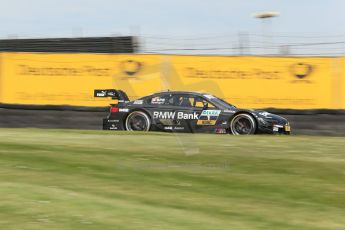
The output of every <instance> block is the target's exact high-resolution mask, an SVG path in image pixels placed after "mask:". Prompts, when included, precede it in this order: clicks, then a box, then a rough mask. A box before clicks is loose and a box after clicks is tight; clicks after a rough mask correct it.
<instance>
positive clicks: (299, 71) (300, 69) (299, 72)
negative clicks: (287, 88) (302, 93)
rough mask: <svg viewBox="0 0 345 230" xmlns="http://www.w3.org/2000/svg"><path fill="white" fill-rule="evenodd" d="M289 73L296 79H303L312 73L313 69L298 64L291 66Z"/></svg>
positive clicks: (308, 65) (303, 64) (310, 66)
mask: <svg viewBox="0 0 345 230" xmlns="http://www.w3.org/2000/svg"><path fill="white" fill-rule="evenodd" d="M290 71H291V73H292V74H293V75H294V76H295V77H296V78H298V79H305V78H306V77H308V76H309V75H310V74H311V73H312V72H313V71H314V67H313V66H312V65H310V64H306V63H302V62H299V63H296V64H293V65H291V66H290Z"/></svg>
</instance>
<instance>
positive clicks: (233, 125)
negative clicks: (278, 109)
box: [230, 113, 256, 135]
mask: <svg viewBox="0 0 345 230" xmlns="http://www.w3.org/2000/svg"><path fill="white" fill-rule="evenodd" d="M230 131H231V133H232V134H234V135H250V134H254V133H255V131H256V122H255V120H254V118H253V117H252V116H250V115H249V114H246V113H240V114H237V115H236V116H235V117H234V118H233V119H232V120H231V122H230Z"/></svg>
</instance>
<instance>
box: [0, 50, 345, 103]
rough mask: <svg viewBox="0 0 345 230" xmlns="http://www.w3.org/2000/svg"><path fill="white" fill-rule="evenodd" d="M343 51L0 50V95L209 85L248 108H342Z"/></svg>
mask: <svg viewBox="0 0 345 230" xmlns="http://www.w3.org/2000/svg"><path fill="white" fill-rule="evenodd" d="M344 63H345V58H280V57H218V56H177V55H176V56H174V55H115V54H27V53H3V54H2V55H1V56H0V83H1V84H0V87H1V88H0V100H1V101H0V102H1V103H6V104H34V105H72V106H107V105H108V104H109V103H110V102H111V100H110V99H99V98H93V90H94V89H110V88H115V89H122V90H124V91H125V92H126V93H127V94H128V96H129V98H130V99H136V98H139V97H142V96H146V95H148V94H150V93H154V92H157V91H161V90H167V89H169V90H188V91H204V92H209V93H212V94H214V95H216V96H219V97H221V98H224V99H226V100H227V101H229V102H230V103H232V104H235V105H237V106H238V107H243V108H290V109H322V108H326V109H341V108H342V109H345V93H344V91H345V77H344V73H345V64H344Z"/></svg>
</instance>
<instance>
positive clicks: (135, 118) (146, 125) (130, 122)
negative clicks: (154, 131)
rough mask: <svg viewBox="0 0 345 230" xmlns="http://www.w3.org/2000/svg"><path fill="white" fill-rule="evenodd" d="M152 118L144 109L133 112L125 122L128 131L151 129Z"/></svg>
mask: <svg viewBox="0 0 345 230" xmlns="http://www.w3.org/2000/svg"><path fill="white" fill-rule="evenodd" d="M150 126H151V120H150V118H149V116H148V115H147V114H146V113H144V112H142V111H134V112H131V113H130V114H129V115H128V116H127V118H126V122H125V127H126V130H127V131H149V130H150Z"/></svg>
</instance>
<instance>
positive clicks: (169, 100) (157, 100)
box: [147, 94, 174, 105]
mask: <svg viewBox="0 0 345 230" xmlns="http://www.w3.org/2000/svg"><path fill="white" fill-rule="evenodd" d="M147 103H148V104H149V105H173V104H174V98H173V97H172V95H170V94H167V95H159V96H153V97H150V98H149V99H148V100H147Z"/></svg>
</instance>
